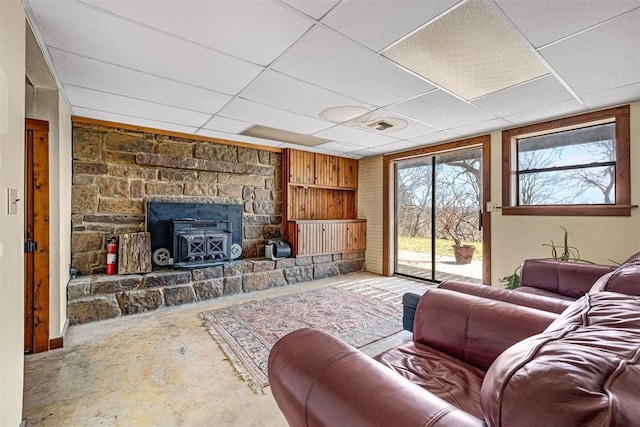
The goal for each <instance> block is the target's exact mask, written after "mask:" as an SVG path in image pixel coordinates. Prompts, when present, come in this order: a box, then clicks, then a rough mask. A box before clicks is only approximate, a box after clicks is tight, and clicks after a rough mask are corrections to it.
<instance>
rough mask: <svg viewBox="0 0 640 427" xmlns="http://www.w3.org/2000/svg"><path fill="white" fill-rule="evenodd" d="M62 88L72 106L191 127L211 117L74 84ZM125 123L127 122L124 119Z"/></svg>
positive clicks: (198, 125)
mask: <svg viewBox="0 0 640 427" xmlns="http://www.w3.org/2000/svg"><path fill="white" fill-rule="evenodd" d="M64 90H65V93H66V94H67V97H68V100H69V103H70V104H71V105H72V106H73V107H82V108H88V109H92V110H98V111H105V112H108V113H114V114H122V115H125V116H133V117H140V118H143V119H148V120H156V121H159V122H166V123H174V124H178V125H184V126H192V127H200V126H202V124H203V123H205V122H206V121H207V120H209V118H210V117H211V114H204V113H199V112H195V111H189V110H183V109H180V108H175V107H168V106H166V105H160V104H154V103H152V102H148V101H141V100H138V99H133V98H127V97H125V96H120V95H114V94H111V93H104V92H98V91H95V90H91V89H85V88H80V87H76V86H70V85H65V86H64ZM125 123H128V122H126V121H125Z"/></svg>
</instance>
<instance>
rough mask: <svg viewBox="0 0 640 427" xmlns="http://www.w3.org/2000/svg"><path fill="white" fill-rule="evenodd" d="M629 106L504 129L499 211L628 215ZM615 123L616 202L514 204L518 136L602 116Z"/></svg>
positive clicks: (574, 214)
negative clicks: (608, 203) (500, 207)
mask: <svg viewBox="0 0 640 427" xmlns="http://www.w3.org/2000/svg"><path fill="white" fill-rule="evenodd" d="M630 112H631V108H630V106H629V105H624V106H621V107H615V108H609V109H606V110H600V111H592V112H589V113H585V114H579V115H577V116H571V117H564V118H561V119H556V120H550V121H547V122H542V123H535V124H532V125H527V126H520V127H517V128H512V129H507V130H505V131H503V132H502V214H503V215H544V216H630V215H631V208H632V207H633V206H631V154H630ZM612 118H614V119H615V123H616V204H615V205H557V206H556V205H554V206H515V205H514V204H515V200H516V197H517V194H515V191H516V188H515V185H514V184H515V182H514V174H515V171H514V169H513V167H512V166H511V165H512V164H514V163H515V158H514V156H515V150H514V149H515V144H516V139H517V137H518V136H521V135H527V134H534V133H544V132H545V131H552V130H561V129H563V128H570V127H575V126H577V125H580V124H587V123H589V122H595V121H598V120H603V119H612Z"/></svg>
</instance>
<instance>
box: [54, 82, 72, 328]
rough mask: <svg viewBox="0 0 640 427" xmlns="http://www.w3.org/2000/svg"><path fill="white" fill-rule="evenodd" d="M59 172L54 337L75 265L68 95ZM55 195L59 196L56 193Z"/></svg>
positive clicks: (61, 102) (61, 112)
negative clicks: (72, 256)
mask: <svg viewBox="0 0 640 427" xmlns="http://www.w3.org/2000/svg"><path fill="white" fill-rule="evenodd" d="M58 120H59V124H58V129H59V134H58V143H59V146H58V164H57V166H56V171H57V173H58V185H59V190H58V193H57V203H58V219H59V221H58V223H57V224H54V223H52V225H51V227H52V228H54V227H55V228H57V230H58V235H59V236H60V237H59V240H58V242H59V244H58V245H57V246H55V245H53V244H51V243H52V242H54V241H51V242H50V247H51V250H57V251H58V266H59V275H58V285H59V288H58V289H56V290H55V291H54V292H53V293H52V297H51V311H53V310H54V307H55V306H56V305H57V312H58V324H57V325H54V323H53V322H51V323H50V325H51V326H50V328H49V329H50V330H51V331H52V332H51V333H52V335H51V337H52V338H53V337H59V336H60V335H61V333H62V329H63V328H64V324H65V322H66V319H67V284H68V283H69V268H70V267H71V171H72V169H71V162H72V153H71V135H72V130H71V109H70V107H69V105H68V104H67V102H66V101H65V99H64V97H63V96H62V95H61V94H59V95H58ZM52 197H53V198H55V197H56V195H53V194H52ZM54 327H55V328H56V329H55V330H54V329H53V328H54Z"/></svg>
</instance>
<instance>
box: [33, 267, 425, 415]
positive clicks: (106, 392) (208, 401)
mask: <svg viewBox="0 0 640 427" xmlns="http://www.w3.org/2000/svg"><path fill="white" fill-rule="evenodd" d="M344 283H353V285H354V286H355V287H358V288H362V289H365V290H366V288H367V287H375V288H377V289H386V290H388V291H389V293H390V295H392V294H397V295H398V296H400V295H402V294H403V293H404V292H407V291H413V292H424V289H426V288H427V287H428V285H426V284H424V283H421V282H415V281H411V280H407V279H403V278H396V277H393V278H388V277H381V276H377V275H374V274H370V273H364V272H363V273H355V274H350V275H346V276H338V277H334V278H330V279H323V280H318V281H313V282H308V283H301V284H298V285H291V286H286V287H281V288H275V289H269V290H266V291H262V292H255V293H250V294H241V295H234V296H230V297H223V298H219V299H216V300H212V301H207V302H201V303H196V304H190V305H185V306H179V307H171V308H163V309H160V310H157V311H154V312H151V313H145V314H140V315H133V316H127V317H122V318H118V319H113V320H107V321H102V322H95V323H89V324H86V325H80V326H74V327H71V328H70V329H69V331H68V333H67V337H66V338H65V346H64V348H63V349H60V350H54V351H51V352H48V353H41V354H38V355H31V356H26V357H25V387H24V409H23V417H24V418H26V420H27V425H28V426H34V425H38V426H150V425H153V426H243V427H246V426H286V422H285V420H284V418H283V416H282V415H281V413H280V411H279V410H278V407H277V406H276V404H275V401H274V400H273V396H271V393H270V390H269V389H268V388H267V389H266V391H265V393H264V394H255V393H254V392H252V391H251V389H250V388H249V386H248V385H247V384H246V383H245V382H244V381H243V380H242V379H240V377H238V376H237V375H236V373H235V371H234V369H233V367H232V366H231V364H230V363H229V362H228V361H227V360H226V358H225V355H224V354H223V353H222V351H221V350H220V348H219V347H218V345H217V343H216V342H215V341H214V340H213V339H212V338H211V336H210V335H209V333H208V332H207V330H206V328H205V327H204V326H203V324H202V320H201V319H200V318H199V317H198V313H200V312H202V311H206V310H213V309H217V308H222V307H227V306H230V305H236V304H241V303H244V302H247V301H251V300H262V299H265V298H269V297H274V296H278V295H284V294H289V293H295V292H300V291H304V290H310V289H317V288H321V287H326V286H332V285H336V284H344ZM397 301H399V299H398V300H397ZM410 336H411V335H410V334H408V333H406V332H404V333H399V334H397V335H396V336H392V337H390V338H389V339H387V340H384V342H378V343H374V344H372V345H369V346H367V348H366V349H365V350H366V351H365V352H367V353H368V354H377V353H379V352H381V351H383V350H384V349H385V348H386V347H389V346H392V345H395V344H397V343H399V342H402V341H404V340H406V339H409V338H410Z"/></svg>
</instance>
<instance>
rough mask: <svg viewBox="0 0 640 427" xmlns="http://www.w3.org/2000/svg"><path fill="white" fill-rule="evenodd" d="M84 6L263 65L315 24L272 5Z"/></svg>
mask: <svg viewBox="0 0 640 427" xmlns="http://www.w3.org/2000/svg"><path fill="white" fill-rule="evenodd" d="M81 1H83V2H84V3H89V4H91V5H93V6H96V7H99V8H101V9H104V10H108V11H109V12H112V13H115V14H117V15H120V16H123V17H126V18H127V19H131V20H134V21H137V22H141V23H143V24H145V25H149V26H151V27H153V28H156V29H159V30H162V31H165V32H168V33H171V34H175V35H178V36H180V37H184V38H185V39H187V40H191V41H194V42H196V43H199V44H202V45H204V46H208V47H211V48H214V49H218V50H220V51H222V52H226V53H229V54H232V55H234V56H237V57H240V58H243V59H246V60H248V61H252V62H255V63H257V64H261V65H265V66H266V65H268V64H269V63H271V62H272V61H273V60H274V59H276V58H277V57H278V56H280V54H281V53H282V52H284V51H285V50H286V49H287V48H288V47H289V46H291V44H293V42H295V41H296V40H297V39H298V38H299V37H300V36H301V35H303V34H304V33H305V32H306V31H307V30H308V29H309V28H311V25H313V24H312V22H309V21H308V20H307V19H305V18H303V17H301V16H299V15H298V14H296V13H294V12H293V11H290V10H288V9H287V8H285V7H282V6H281V5H279V4H277V3H276V2H268V1H257V0H252V1H247V0H245V1H229V0H208V1H176V0H162V1H158V0H155V1H154V2H153V6H152V7H150V3H149V1H148V0H127V1H113V0H81Z"/></svg>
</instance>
